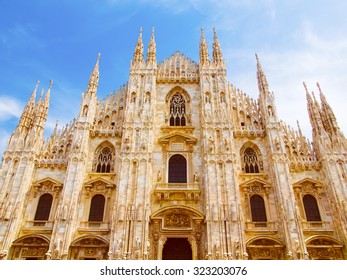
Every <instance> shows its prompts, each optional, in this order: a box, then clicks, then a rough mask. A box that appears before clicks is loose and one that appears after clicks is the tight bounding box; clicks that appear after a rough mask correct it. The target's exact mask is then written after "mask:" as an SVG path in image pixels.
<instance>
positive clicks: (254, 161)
mask: <svg viewBox="0 0 347 280" xmlns="http://www.w3.org/2000/svg"><path fill="white" fill-rule="evenodd" d="M243 170H244V171H245V172H246V173H259V170H260V168H259V161H258V156H257V154H256V152H255V151H254V150H253V149H252V148H246V149H245V151H244V153H243Z"/></svg>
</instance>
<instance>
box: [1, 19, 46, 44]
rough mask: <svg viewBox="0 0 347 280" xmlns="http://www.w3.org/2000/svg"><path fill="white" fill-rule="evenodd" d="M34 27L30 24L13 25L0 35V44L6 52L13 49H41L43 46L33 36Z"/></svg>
mask: <svg viewBox="0 0 347 280" xmlns="http://www.w3.org/2000/svg"><path fill="white" fill-rule="evenodd" d="M35 32H36V31H35V27H34V26H33V25H30V24H26V25H23V24H14V25H12V26H11V27H9V28H8V29H7V30H3V31H2V32H1V34H0V42H1V43H2V45H3V46H5V47H6V48H7V49H8V50H13V49H14V48H35V49H37V48H43V47H44V44H43V42H42V41H41V40H39V39H38V37H37V36H36V35H35Z"/></svg>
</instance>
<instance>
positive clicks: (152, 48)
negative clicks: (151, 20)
mask: <svg viewBox="0 0 347 280" xmlns="http://www.w3.org/2000/svg"><path fill="white" fill-rule="evenodd" d="M156 53H157V47H156V43H155V40H154V27H152V35H151V40H150V41H149V44H148V51H147V59H146V62H147V63H154V64H155V63H156V62H157V58H156Z"/></svg>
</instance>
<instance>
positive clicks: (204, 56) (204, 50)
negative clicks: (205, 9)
mask: <svg viewBox="0 0 347 280" xmlns="http://www.w3.org/2000/svg"><path fill="white" fill-rule="evenodd" d="M206 63H209V55H208V47H207V44H206V40H205V36H204V29H203V28H201V37H200V64H201V65H203V64H206Z"/></svg>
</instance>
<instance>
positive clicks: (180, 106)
mask: <svg viewBox="0 0 347 280" xmlns="http://www.w3.org/2000/svg"><path fill="white" fill-rule="evenodd" d="M186 120H187V116H186V102H185V100H184V98H183V96H182V95H181V94H179V93H176V94H175V95H174V96H172V98H171V100H170V126H186Z"/></svg>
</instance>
